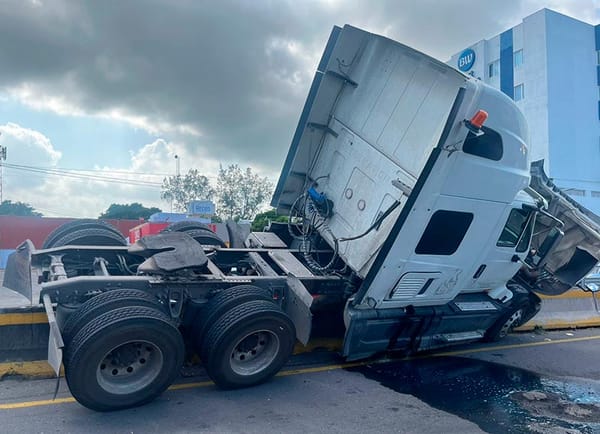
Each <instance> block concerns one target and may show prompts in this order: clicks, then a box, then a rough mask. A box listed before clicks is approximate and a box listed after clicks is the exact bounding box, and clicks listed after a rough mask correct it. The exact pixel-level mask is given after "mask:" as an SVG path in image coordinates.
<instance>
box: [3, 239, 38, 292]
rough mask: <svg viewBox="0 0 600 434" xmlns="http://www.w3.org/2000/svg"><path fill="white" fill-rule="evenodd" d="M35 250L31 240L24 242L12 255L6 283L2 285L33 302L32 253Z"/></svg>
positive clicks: (8, 264)
mask: <svg viewBox="0 0 600 434" xmlns="http://www.w3.org/2000/svg"><path fill="white" fill-rule="evenodd" d="M34 250H35V247H34V246H33V243H32V242H31V241H29V240H26V241H24V242H23V243H22V244H21V245H19V247H17V249H16V251H15V252H14V253H11V254H10V256H9V257H8V261H7V263H6V270H5V271H4V281H3V282H2V285H3V286H5V287H7V288H8V289H12V290H13V291H16V292H18V293H19V294H21V295H22V296H24V297H27V299H28V300H29V301H30V302H32V300H31V297H32V294H33V289H32V282H31V252H33V251H34Z"/></svg>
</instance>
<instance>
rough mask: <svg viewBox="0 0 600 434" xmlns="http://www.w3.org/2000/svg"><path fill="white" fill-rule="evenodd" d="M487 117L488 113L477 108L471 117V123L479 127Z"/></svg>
mask: <svg viewBox="0 0 600 434" xmlns="http://www.w3.org/2000/svg"><path fill="white" fill-rule="evenodd" d="M487 118H488V114H487V112H486V111H485V110H477V113H475V115H474V116H473V117H472V118H471V125H473V126H474V127H475V128H477V129H480V128H481V127H482V126H483V124H484V123H485V121H486V120H487Z"/></svg>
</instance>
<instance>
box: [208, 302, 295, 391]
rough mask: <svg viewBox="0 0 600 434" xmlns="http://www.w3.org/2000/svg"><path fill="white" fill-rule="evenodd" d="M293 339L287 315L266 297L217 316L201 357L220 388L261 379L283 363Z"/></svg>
mask: <svg viewBox="0 0 600 434" xmlns="http://www.w3.org/2000/svg"><path fill="white" fill-rule="evenodd" d="M295 341H296V331H295V328H294V324H293V322H292V321H291V320H290V318H289V317H288V316H287V315H286V314H285V313H284V312H282V311H281V309H280V308H279V306H277V305H276V304H274V303H272V302H270V301H266V300H256V301H249V302H246V303H243V304H240V305H239V306H236V307H234V308H232V309H230V310H229V311H228V312H226V313H225V314H224V315H223V316H221V317H220V318H219V319H218V320H217V321H216V322H215V323H214V324H213V325H212V327H210V329H209V330H208V333H207V335H206V342H205V345H204V348H203V351H202V360H203V362H204V367H205V368H206V372H207V373H208V375H209V377H210V378H211V379H212V380H213V381H214V382H215V384H216V385H217V386H219V387H221V388H223V389H237V388H241V387H248V386H253V385H255V384H259V383H263V382H265V381H267V380H268V379H270V378H271V377H273V376H274V375H275V374H276V373H277V372H278V371H279V370H280V369H281V367H282V366H283V365H284V364H285V362H286V361H287V360H288V358H289V357H290V355H291V354H292V350H293V349H294V344H295Z"/></svg>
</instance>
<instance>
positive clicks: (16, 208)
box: [0, 200, 42, 217]
mask: <svg viewBox="0 0 600 434" xmlns="http://www.w3.org/2000/svg"><path fill="white" fill-rule="evenodd" d="M0 215H18V216H32V217H41V216H42V213H40V212H37V211H35V210H34V209H33V207H32V206H31V205H29V204H28V203H24V202H12V201H10V200H4V201H2V203H0Z"/></svg>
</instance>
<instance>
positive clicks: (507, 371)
mask: <svg viewBox="0 0 600 434" xmlns="http://www.w3.org/2000/svg"><path fill="white" fill-rule="evenodd" d="M349 370H350V371H354V372H361V373H362V374H363V375H365V376H366V377H367V378H369V379H372V380H376V381H378V382H379V383H380V384H382V385H383V386H385V387H388V388H390V389H393V390H395V391H397V392H400V393H405V394H410V395H413V396H415V397H416V398H418V399H420V400H422V401H424V402H425V403H427V404H429V405H431V406H432V407H434V408H437V409H439V410H443V411H446V412H448V413H452V414H455V415H457V416H459V417H462V418H464V419H467V420H470V421H472V422H474V423H476V424H477V425H479V427H480V428H481V429H482V430H484V431H486V432H489V433H499V434H500V433H502V434H504V433H531V432H536V433H543V434H544V433H546V434H550V433H557V432H562V433H565V432H569V433H585V434H587V433H600V384H587V383H579V384H578V383H576V382H573V381H571V380H569V381H561V380H552V379H545V378H542V377H540V376H539V375H537V374H535V373H533V372H530V371H526V370H524V369H519V368H513V367H508V366H504V365H500V364H497V363H492V362H485V361H480V360H475V359H468V358H460V357H439V358H430V359H418V360H409V361H398V362H390V363H385V364H373V365H366V366H360V367H357V368H351V369H349Z"/></svg>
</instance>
